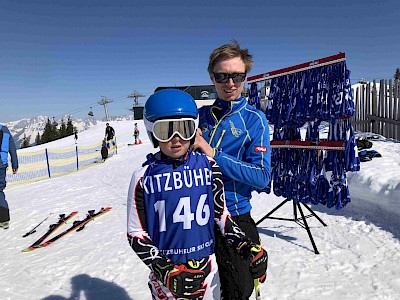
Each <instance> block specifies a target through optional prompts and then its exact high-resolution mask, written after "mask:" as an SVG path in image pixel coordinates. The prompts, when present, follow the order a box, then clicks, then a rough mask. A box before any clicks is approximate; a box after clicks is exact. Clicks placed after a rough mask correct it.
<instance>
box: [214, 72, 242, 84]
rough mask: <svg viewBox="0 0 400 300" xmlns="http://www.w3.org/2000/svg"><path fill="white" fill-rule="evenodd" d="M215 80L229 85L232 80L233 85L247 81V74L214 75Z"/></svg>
mask: <svg viewBox="0 0 400 300" xmlns="http://www.w3.org/2000/svg"><path fill="white" fill-rule="evenodd" d="M213 75H214V79H215V81H216V82H218V83H227V82H228V81H229V78H232V80H233V83H239V82H243V81H245V80H246V73H232V74H229V73H214V72H213Z"/></svg>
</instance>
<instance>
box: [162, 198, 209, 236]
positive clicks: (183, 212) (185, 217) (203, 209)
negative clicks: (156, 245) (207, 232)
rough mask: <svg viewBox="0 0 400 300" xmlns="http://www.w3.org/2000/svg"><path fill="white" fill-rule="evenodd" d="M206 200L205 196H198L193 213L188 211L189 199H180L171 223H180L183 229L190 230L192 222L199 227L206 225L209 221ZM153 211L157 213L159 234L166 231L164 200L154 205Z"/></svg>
mask: <svg viewBox="0 0 400 300" xmlns="http://www.w3.org/2000/svg"><path fill="white" fill-rule="evenodd" d="M206 199H207V195H206V194H203V195H201V196H200V199H199V201H198V202H197V207H196V213H193V212H192V211H191V210H190V200H191V199H190V197H182V198H180V199H179V202H178V204H177V205H176V208H175V210H174V213H173V215H172V220H173V222H174V223H179V222H180V223H182V225H183V229H191V228H192V222H193V221H195V222H197V224H199V225H200V226H204V225H206V224H207V223H208V220H209V219H210V206H209V205H208V204H206V203H205V202H206ZM154 209H155V211H156V212H157V213H158V221H159V229H160V232H163V231H166V230H167V224H166V222H165V200H159V201H157V202H156V203H154Z"/></svg>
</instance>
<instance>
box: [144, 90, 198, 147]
mask: <svg viewBox="0 0 400 300" xmlns="http://www.w3.org/2000/svg"><path fill="white" fill-rule="evenodd" d="M188 117H189V118H193V119H194V120H195V121H196V127H198V122H199V113H198V110H197V105H196V102H195V101H194V99H193V97H192V96H191V95H190V94H188V93H186V92H184V91H181V90H178V89H164V90H160V91H158V92H156V93H154V94H153V95H151V96H150V97H149V98H148V99H147V101H146V104H145V106H144V111H143V119H144V124H145V126H146V131H147V134H148V135H149V138H150V141H151V142H152V143H153V146H154V148H157V147H158V141H157V140H156V139H155V138H154V136H153V132H152V130H153V123H154V122H155V121H157V120H161V119H180V118H188ZM193 142H194V138H193V139H192V140H191V143H193Z"/></svg>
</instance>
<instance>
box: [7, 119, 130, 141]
mask: <svg viewBox="0 0 400 300" xmlns="http://www.w3.org/2000/svg"><path fill="white" fill-rule="evenodd" d="M71 118H72V125H73V126H74V127H75V128H76V129H77V130H78V132H81V131H83V130H86V129H88V128H90V127H91V126H93V125H96V124H97V120H96V119H95V118H93V117H89V118H86V119H75V118H74V117H71ZM47 119H50V121H51V122H53V118H52V117H48V116H36V117H32V118H30V119H21V120H18V121H12V122H8V123H5V125H6V126H7V127H8V129H9V130H10V132H11V134H12V136H13V138H14V141H15V145H16V146H17V148H20V146H21V143H22V141H23V139H24V136H26V139H27V140H28V143H29V145H34V144H35V139H36V136H37V134H38V133H39V134H40V135H42V134H43V131H44V127H45V125H46V123H47ZM62 119H63V120H64V123H65V124H67V120H68V116H67V115H66V116H64V117H63V118H60V119H54V121H55V122H57V123H58V126H57V128H59V126H60V124H61V121H62ZM132 119H133V116H114V117H111V118H110V121H120V120H132Z"/></svg>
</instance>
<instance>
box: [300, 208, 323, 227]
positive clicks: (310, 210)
mask: <svg viewBox="0 0 400 300" xmlns="http://www.w3.org/2000/svg"><path fill="white" fill-rule="evenodd" d="M303 205H304V207H305V208H307V209H308V211H309V212H310V213H311V214H312V215H313V216H314V217H316V218H317V220H318V221H320V223H321V224H322V225H324V226H325V227H326V226H328V225H326V224H325V223H324V221H322V219H321V218H320V217H318V216H317V214H316V213H315V212H314V211H313V210H312V209H311V208H309V207H308V206H307V205H305V204H303Z"/></svg>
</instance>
